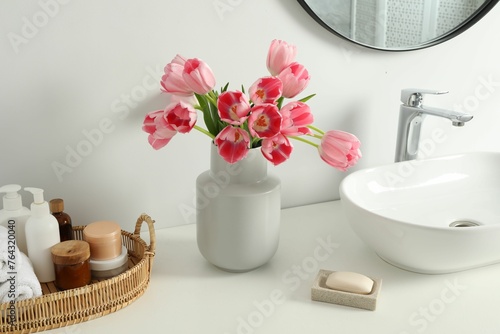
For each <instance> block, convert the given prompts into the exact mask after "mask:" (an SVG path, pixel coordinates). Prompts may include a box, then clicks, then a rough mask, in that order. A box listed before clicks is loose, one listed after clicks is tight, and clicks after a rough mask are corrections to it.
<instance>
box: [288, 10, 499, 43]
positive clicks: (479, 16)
mask: <svg viewBox="0 0 500 334" xmlns="http://www.w3.org/2000/svg"><path fill="white" fill-rule="evenodd" d="M297 1H298V2H299V4H300V5H301V6H302V8H304V10H305V11H306V12H307V13H308V14H309V15H310V16H311V17H312V18H313V19H314V20H315V21H316V22H317V23H319V24H320V25H321V26H322V27H323V28H325V29H326V30H328V31H329V32H331V33H333V34H334V35H336V36H338V37H340V38H342V39H344V40H347V41H349V42H352V43H354V44H357V45H361V46H363V47H366V48H370V49H374V50H380V51H387V52H402V51H413V50H420V49H424V48H428V47H431V46H434V45H437V44H440V43H443V42H445V41H448V40H450V39H452V38H454V37H456V36H458V35H460V34H461V33H463V32H464V31H466V30H467V29H469V28H470V27H472V26H473V25H474V24H476V23H477V22H478V21H479V20H480V19H482V18H483V17H484V16H485V15H486V14H487V13H488V12H489V11H490V10H491V9H492V8H493V7H494V6H495V5H496V4H497V3H498V1H500V0H488V1H486V2H485V3H484V4H483V5H481V7H480V8H479V9H478V10H477V11H476V12H475V14H473V15H471V16H470V17H469V19H467V20H465V21H464V22H462V24H460V25H459V26H457V27H456V28H455V29H453V30H451V31H450V32H449V33H447V34H445V35H442V36H439V37H436V38H434V39H431V40H430V41H428V42H426V43H422V44H421V45H415V46H409V47H404V48H403V47H402V48H381V47H376V46H373V45H368V44H364V43H360V42H356V41H355V40H352V39H350V38H348V37H346V36H344V35H342V34H340V33H338V32H337V31H335V29H333V28H332V27H330V26H329V25H328V24H326V23H325V22H323V20H321V18H319V17H318V16H317V15H316V13H314V11H313V10H312V9H311V8H310V7H309V5H308V4H307V3H306V0H297Z"/></svg>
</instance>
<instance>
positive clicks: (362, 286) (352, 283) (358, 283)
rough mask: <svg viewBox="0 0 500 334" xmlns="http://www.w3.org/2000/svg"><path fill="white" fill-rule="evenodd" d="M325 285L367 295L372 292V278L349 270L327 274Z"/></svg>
mask: <svg viewBox="0 0 500 334" xmlns="http://www.w3.org/2000/svg"><path fill="white" fill-rule="evenodd" d="M325 285H326V287H328V288H329V289H333V290H340V291H345V292H351V293H357V294H361V295H367V294H369V293H370V292H372V289H373V280H372V279H371V278H369V277H366V276H365V275H362V274H358V273H354V272H350V271H336V272H333V273H331V274H330V275H328V278H327V279H326V282H325Z"/></svg>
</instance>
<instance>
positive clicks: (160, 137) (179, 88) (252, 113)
mask: <svg viewBox="0 0 500 334" xmlns="http://www.w3.org/2000/svg"><path fill="white" fill-rule="evenodd" d="M296 54H297V49H296V47H295V46H294V45H291V44H288V43H286V42H284V41H280V40H273V41H272V43H271V46H270V48H269V51H268V54H267V69H268V71H269V73H270V75H269V76H264V77H261V78H259V79H257V80H256V81H255V82H254V83H253V84H252V85H251V86H250V87H249V89H248V93H246V92H245V89H244V88H243V87H242V89H241V90H228V86H229V84H226V85H225V86H224V87H222V88H221V89H220V92H218V91H216V90H214V87H215V77H214V74H213V72H212V70H211V69H210V67H209V66H208V65H207V64H206V63H205V62H203V61H202V60H200V59H198V58H192V59H185V58H184V57H182V56H180V55H177V56H176V57H175V58H174V59H173V60H172V61H171V62H170V63H168V64H167V65H166V66H165V74H164V75H163V76H162V78H161V82H160V85H161V90H162V91H163V92H166V93H169V94H171V95H172V99H171V103H170V104H169V105H168V106H167V107H166V108H165V109H163V110H157V111H152V112H150V113H148V114H147V115H146V117H145V119H144V122H143V127H142V129H143V130H144V131H145V132H147V133H148V134H149V136H148V141H149V144H150V145H151V146H152V147H153V148H154V149H160V148H162V147H163V146H165V145H167V144H168V143H169V142H170V140H171V139H172V138H173V137H174V136H175V135H176V134H177V133H178V132H180V133H188V132H190V131H191V130H192V129H195V130H198V131H200V132H202V133H204V134H206V135H207V136H209V137H210V138H211V139H212V140H213V143H214V144H215V145H216V146H217V150H218V153H219V154H220V156H221V157H222V158H223V159H224V160H225V161H227V162H228V163H235V162H237V161H239V160H241V159H243V158H244V157H245V156H246V155H247V153H248V151H249V149H251V148H257V147H260V150H261V152H262V154H263V155H264V157H265V158H266V159H267V160H269V161H270V162H271V163H273V164H274V165H279V164H281V163H282V162H284V161H286V160H287V159H288V158H289V157H290V154H291V153H292V150H293V145H292V143H291V142H290V139H294V140H298V141H301V142H304V143H306V144H309V145H312V146H313V147H315V148H316V149H317V150H318V152H319V156H320V157H321V158H322V159H323V160H324V161H325V162H326V163H328V164H329V165H331V166H333V167H335V168H337V169H339V170H342V171H345V170H347V168H349V167H351V166H353V165H355V164H356V162H357V161H358V159H359V158H360V157H361V152H360V150H359V146H360V142H359V140H358V139H357V138H356V136H354V135H353V134H351V133H348V132H344V131H338V130H331V131H327V132H324V131H322V130H320V129H318V128H317V127H315V126H313V125H312V123H313V115H312V113H311V110H310V108H309V106H308V105H307V104H306V102H307V101H308V100H309V99H310V98H311V97H313V96H314V94H312V95H309V96H307V97H304V98H302V99H297V100H295V99H294V98H295V97H296V96H297V95H298V94H300V93H301V92H302V91H303V90H304V89H305V88H306V87H307V85H308V83H309V80H310V76H309V73H308V71H307V70H306V68H305V67H304V66H303V65H301V64H299V63H298V62H296V61H295V57H296ZM285 99H291V101H290V102H288V103H284V102H285ZM197 110H200V111H201V113H202V115H203V120H204V123H205V126H206V128H203V127H201V126H199V125H197V124H196V122H197V115H198V113H197Z"/></svg>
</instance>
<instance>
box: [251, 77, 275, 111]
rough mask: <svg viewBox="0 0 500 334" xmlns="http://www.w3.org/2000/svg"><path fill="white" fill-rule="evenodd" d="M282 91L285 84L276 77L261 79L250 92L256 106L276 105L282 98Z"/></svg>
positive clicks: (253, 85)
mask: <svg viewBox="0 0 500 334" xmlns="http://www.w3.org/2000/svg"><path fill="white" fill-rule="evenodd" d="M282 91H283V83H282V82H281V80H280V79H278V78H276V77H263V78H260V79H258V80H257V81H255V82H254V83H253V84H252V86H250V89H249V90H248V92H249V94H250V99H251V100H252V102H253V103H254V104H262V103H275V102H276V100H278V98H280V97H281V93H282Z"/></svg>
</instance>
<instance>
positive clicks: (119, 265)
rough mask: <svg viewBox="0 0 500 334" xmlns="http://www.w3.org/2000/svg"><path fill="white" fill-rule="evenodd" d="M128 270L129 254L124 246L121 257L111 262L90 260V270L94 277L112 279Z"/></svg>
mask: <svg viewBox="0 0 500 334" xmlns="http://www.w3.org/2000/svg"><path fill="white" fill-rule="evenodd" d="M127 269H128V252H127V248H126V247H125V246H122V252H121V254H120V255H118V256H117V257H115V258H114V259H111V260H92V259H91V260H90V270H91V273H92V277H93V278H95V279H99V278H110V277H113V276H116V275H119V274H121V273H123V272H124V271H126V270H127Z"/></svg>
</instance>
